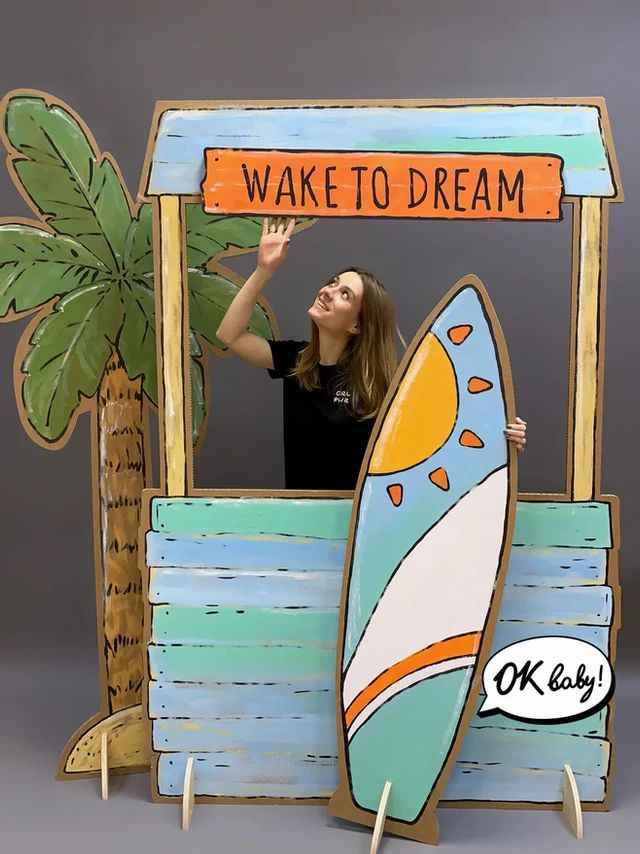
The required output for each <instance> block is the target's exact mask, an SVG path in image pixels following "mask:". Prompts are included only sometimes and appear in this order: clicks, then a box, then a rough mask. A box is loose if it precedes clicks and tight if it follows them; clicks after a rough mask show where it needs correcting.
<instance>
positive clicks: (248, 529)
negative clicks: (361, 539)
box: [151, 498, 352, 539]
mask: <svg viewBox="0 0 640 854" xmlns="http://www.w3.org/2000/svg"><path fill="white" fill-rule="evenodd" d="M351 504H352V502H351V499H348V498H178V499H173V498H154V499H153V501H152V504H151V519H152V528H153V530H154V531H159V532H162V533H167V534H287V535H290V536H302V537H318V538H321V539H339V538H343V539H346V536H347V534H348V531H349V521H350V519H351Z"/></svg>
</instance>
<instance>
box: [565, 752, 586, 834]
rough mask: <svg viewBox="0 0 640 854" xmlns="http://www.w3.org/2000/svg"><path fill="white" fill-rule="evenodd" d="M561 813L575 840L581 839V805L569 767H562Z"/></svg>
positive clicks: (574, 779)
mask: <svg viewBox="0 0 640 854" xmlns="http://www.w3.org/2000/svg"><path fill="white" fill-rule="evenodd" d="M562 812H563V813H564V817H565V818H566V820H567V823H568V825H569V827H570V828H571V830H572V832H573V834H574V836H575V837H576V839H582V804H581V803H580V794H579V793H578V786H577V784H576V778H575V777H574V775H573V771H572V769H571V765H565V766H564V791H563V794H562Z"/></svg>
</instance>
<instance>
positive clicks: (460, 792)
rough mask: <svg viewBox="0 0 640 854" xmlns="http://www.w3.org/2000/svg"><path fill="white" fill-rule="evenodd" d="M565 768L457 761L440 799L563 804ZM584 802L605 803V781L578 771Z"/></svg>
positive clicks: (578, 780) (579, 785)
mask: <svg viewBox="0 0 640 854" xmlns="http://www.w3.org/2000/svg"><path fill="white" fill-rule="evenodd" d="M563 779H564V778H563V771H562V770H557V771H539V770H535V769H531V768H506V767H504V766H502V765H471V764H465V763H461V762H456V764H455V766H454V768H453V771H452V772H451V777H450V778H449V780H448V782H447V785H446V787H445V790H444V792H443V795H442V798H441V801H501V802H505V803H536V804H544V803H547V804H557V803H562V790H563ZM576 783H577V785H578V792H579V793H580V800H581V801H582V803H602V802H603V801H604V797H605V781H604V779H602V778H601V777H591V776H589V775H587V774H577V775H576Z"/></svg>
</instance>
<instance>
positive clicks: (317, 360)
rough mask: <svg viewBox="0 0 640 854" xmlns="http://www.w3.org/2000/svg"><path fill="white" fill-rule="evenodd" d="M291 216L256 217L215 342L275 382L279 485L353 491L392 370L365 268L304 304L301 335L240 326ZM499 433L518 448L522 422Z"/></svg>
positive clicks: (387, 309) (280, 255) (383, 307)
mask: <svg viewBox="0 0 640 854" xmlns="http://www.w3.org/2000/svg"><path fill="white" fill-rule="evenodd" d="M294 228H295V220H294V219H292V220H291V221H290V222H289V224H288V226H286V224H285V220H284V219H281V220H280V222H279V223H278V222H277V220H275V219H274V220H273V221H272V222H271V223H269V220H268V219H265V220H264V223H263V228H262V237H261V240H260V245H259V247H258V266H257V268H256V270H255V271H254V272H253V273H252V275H251V276H250V277H249V278H248V279H247V281H246V283H245V284H244V286H243V287H242V288H241V289H240V291H239V292H238V294H237V295H236V297H235V299H234V300H233V302H232V303H231V305H230V306H229V308H228V309H227V312H226V314H225V316H224V319H223V321H222V323H221V324H220V327H219V329H218V332H217V334H218V338H219V339H220V341H222V342H223V343H224V344H226V345H227V346H228V347H229V348H230V349H231V350H232V351H233V352H234V353H237V355H238V356H240V357H241V358H242V359H244V360H245V361H246V362H249V363H250V364H251V365H255V366H256V367H258V368H266V369H267V370H268V371H269V375H270V376H271V377H273V378H275V379H282V380H283V385H284V390H283V412H284V448H285V484H286V487H287V489H354V488H355V485H356V480H357V478H358V472H359V470H360V465H361V463H362V459H363V457H364V452H365V450H366V447H367V442H368V441H369V437H370V435H371V430H372V429H373V424H374V421H375V416H376V415H377V414H378V410H379V409H380V407H381V405H382V401H383V399H384V396H385V394H386V392H387V389H388V388H389V385H390V383H391V380H392V378H393V374H394V372H395V369H396V365H397V359H396V353H395V347H394V339H395V335H396V331H397V327H396V322H395V313H394V309H393V305H392V303H391V300H390V298H389V296H388V294H387V292H386V291H385V289H384V287H383V286H382V284H381V283H380V282H379V281H378V280H377V279H376V277H375V276H373V275H372V274H371V273H369V272H367V271H366V270H363V269H361V268H360V267H349V268H347V269H345V270H343V271H342V272H340V273H338V274H337V275H336V276H334V277H333V278H332V279H331V280H330V281H329V282H327V284H325V285H323V287H322V288H320V290H319V291H318V293H317V295H316V298H315V300H314V302H313V304H312V305H311V307H310V308H309V311H308V314H309V317H310V318H311V321H312V322H311V338H310V341H308V342H307V341H265V340H264V339H263V338H260V336H258V335H253V334H251V333H250V332H247V324H248V322H249V317H250V315H251V311H252V309H253V307H254V305H255V303H256V302H257V300H258V298H259V296H260V294H261V293H262V291H263V290H264V288H265V287H266V285H267V283H268V282H269V280H270V279H271V277H272V276H273V274H274V273H275V272H276V270H277V269H278V268H279V267H280V265H281V264H282V263H283V262H284V261H285V259H286V257H287V254H288V252H289V244H290V242H291V235H292V234H293V230H294ZM516 422H517V423H516V424H509V425H508V427H507V430H506V431H505V432H506V435H507V437H508V438H509V439H510V440H511V441H512V442H514V443H515V445H516V447H517V448H518V450H523V448H524V445H525V442H526V438H525V433H526V423H525V422H524V421H522V420H521V419H520V418H517V419H516Z"/></svg>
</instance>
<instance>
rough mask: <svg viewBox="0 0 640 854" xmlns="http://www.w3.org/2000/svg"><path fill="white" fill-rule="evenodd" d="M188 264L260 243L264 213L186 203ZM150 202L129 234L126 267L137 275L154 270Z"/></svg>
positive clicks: (199, 263)
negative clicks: (227, 212)
mask: <svg viewBox="0 0 640 854" xmlns="http://www.w3.org/2000/svg"><path fill="white" fill-rule="evenodd" d="M186 209H187V264H188V266H189V267H200V266H203V265H204V264H206V263H207V261H209V260H210V259H211V258H213V257H214V256H215V255H218V254H219V253H220V252H223V251H225V250H226V249H230V248H236V249H251V248H253V247H257V246H258V243H259V242H260V235H261V234H262V217H246V216H211V215H210V214H206V213H205V212H204V211H203V209H202V206H201V205H196V204H192V205H187V206H186ZM152 234H153V227H152V221H151V205H142V206H141V208H140V213H139V214H138V217H137V219H134V220H133V221H132V222H131V226H130V227H129V232H128V234H127V241H126V243H127V248H126V251H125V262H124V264H125V270H127V271H128V272H130V273H131V274H134V275H145V274H146V273H151V272H153V240H152Z"/></svg>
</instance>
